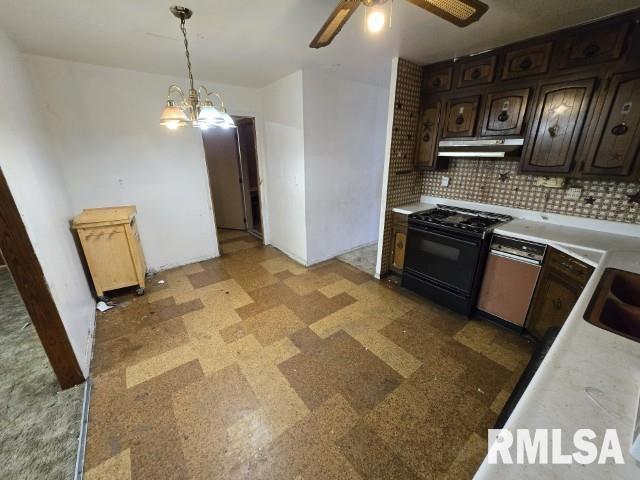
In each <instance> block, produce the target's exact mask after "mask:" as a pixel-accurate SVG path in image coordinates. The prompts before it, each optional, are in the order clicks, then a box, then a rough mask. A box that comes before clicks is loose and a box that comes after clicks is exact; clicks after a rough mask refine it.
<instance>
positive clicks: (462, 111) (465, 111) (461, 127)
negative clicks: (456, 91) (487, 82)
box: [442, 95, 480, 138]
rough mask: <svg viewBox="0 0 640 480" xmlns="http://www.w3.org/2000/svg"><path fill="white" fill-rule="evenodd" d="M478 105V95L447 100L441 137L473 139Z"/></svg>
mask: <svg viewBox="0 0 640 480" xmlns="http://www.w3.org/2000/svg"><path fill="white" fill-rule="evenodd" d="M479 105H480V96H479V95H476V96H473V97H465V98H455V99H451V100H449V101H448V102H447V109H446V111H447V112H446V114H445V118H444V126H443V129H442V137H443V138H452V137H453V138H458V137H473V135H474V132H475V126H476V119H477V116H478V106H479Z"/></svg>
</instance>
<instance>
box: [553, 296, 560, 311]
mask: <svg viewBox="0 0 640 480" xmlns="http://www.w3.org/2000/svg"><path fill="white" fill-rule="evenodd" d="M551 303H552V305H553V308H555V309H556V310H560V309H561V308H562V300H560V299H559V298H554V299H553V300H551Z"/></svg>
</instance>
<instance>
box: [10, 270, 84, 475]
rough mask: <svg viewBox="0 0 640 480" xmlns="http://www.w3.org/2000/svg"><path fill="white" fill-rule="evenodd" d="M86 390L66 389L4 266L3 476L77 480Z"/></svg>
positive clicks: (80, 388) (77, 388)
mask: <svg viewBox="0 0 640 480" xmlns="http://www.w3.org/2000/svg"><path fill="white" fill-rule="evenodd" d="M27 324H28V326H26V327H25V325H27ZM83 390H84V386H78V387H75V388H72V389H69V390H65V391H64V392H61V391H60V387H59V386H58V383H57V381H56V378H55V375H54V373H53V370H52V369H51V366H50V365H49V361H48V359H47V356H46V354H45V352H44V349H43V348H42V344H41V343H40V340H39V339H38V335H37V334H36V331H35V329H34V328H33V325H31V323H30V320H29V315H28V313H27V311H26V310H25V308H24V305H23V303H22V300H21V299H20V296H19V294H18V292H17V290H16V287H15V285H14V283H13V280H12V278H11V275H10V274H9V271H8V270H7V269H6V268H3V267H0V478H2V479H5V478H6V479H12V480H13V479H34V480H36V479H65V480H68V479H70V478H73V472H74V467H75V461H76V452H77V448H78V435H79V433H80V417H81V413H82V395H83Z"/></svg>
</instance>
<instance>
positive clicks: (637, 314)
mask: <svg viewBox="0 0 640 480" xmlns="http://www.w3.org/2000/svg"><path fill="white" fill-rule="evenodd" d="M586 320H587V321H588V322H589V323H592V324H593V325H595V326H597V327H600V328H603V329H605V330H609V331H610V332H613V333H616V334H618V335H622V336H623V337H626V338H630V339H631V340H635V341H636V342H640V275H639V274H635V273H631V272H626V271H624V270H618V269H615V268H607V269H606V270H605V271H604V274H603V275H602V278H601V279H600V283H599V284H598V288H597V289H596V292H595V294H594V295H593V297H592V298H591V303H590V304H589V307H588V308H587V312H586Z"/></svg>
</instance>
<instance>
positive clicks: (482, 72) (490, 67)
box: [456, 56, 497, 88]
mask: <svg viewBox="0 0 640 480" xmlns="http://www.w3.org/2000/svg"><path fill="white" fill-rule="evenodd" d="M496 60H497V57H496V56H493V57H487V58H482V59H480V60H474V61H470V62H464V63H461V64H459V65H456V78H457V79H458V83H457V87H458V88H464V87H472V86H474V85H483V84H485V83H491V82H493V78H494V76H495V72H496Z"/></svg>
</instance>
